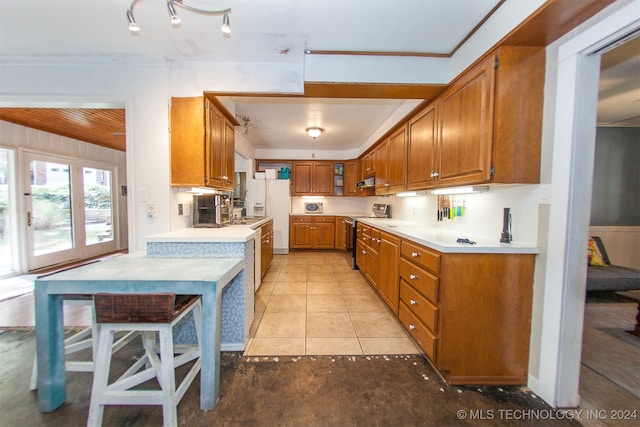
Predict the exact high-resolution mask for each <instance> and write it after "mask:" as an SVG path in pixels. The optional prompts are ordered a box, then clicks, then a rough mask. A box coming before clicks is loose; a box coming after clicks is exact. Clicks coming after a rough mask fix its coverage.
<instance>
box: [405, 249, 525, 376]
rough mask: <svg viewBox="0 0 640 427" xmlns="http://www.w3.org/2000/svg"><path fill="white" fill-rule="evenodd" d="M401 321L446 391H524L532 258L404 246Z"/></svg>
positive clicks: (519, 255)
mask: <svg viewBox="0 0 640 427" xmlns="http://www.w3.org/2000/svg"><path fill="white" fill-rule="evenodd" d="M400 253H401V256H400V303H399V310H398V317H399V319H400V322H401V323H402V324H403V325H404V326H405V328H406V329H407V330H408V331H409V333H410V334H411V335H412V336H413V337H414V338H415V339H416V341H417V342H418V344H419V345H420V346H421V348H422V349H423V350H424V351H425V354H426V355H427V357H429V359H430V360H431V361H432V362H433V364H434V366H435V367H436V368H437V369H438V371H439V372H440V374H441V375H442V376H443V378H444V379H445V380H446V381H447V383H449V384H452V385H462V384H467V385H469V384H501V385H508V384H511V385H524V384H526V383H527V371H528V360H529V334H530V327H531V325H530V322H531V304H532V291H533V269H534V263H535V255H532V254H483V253H446V254H443V253H440V252H437V251H434V250H431V249H429V248H426V247H424V246H421V245H418V244H416V243H414V242H411V241H408V240H405V239H402V241H401V250H400Z"/></svg>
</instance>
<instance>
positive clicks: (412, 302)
mask: <svg viewBox="0 0 640 427" xmlns="http://www.w3.org/2000/svg"><path fill="white" fill-rule="evenodd" d="M409 303H410V304H411V305H418V301H416V300H414V299H410V300H409Z"/></svg>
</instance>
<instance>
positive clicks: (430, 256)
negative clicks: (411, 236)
mask: <svg viewBox="0 0 640 427" xmlns="http://www.w3.org/2000/svg"><path fill="white" fill-rule="evenodd" d="M400 253H401V255H402V256H403V257H404V258H406V259H410V260H411V261H412V262H414V263H416V264H418V265H419V266H421V267H424V268H426V269H427V270H429V271H431V272H433V273H435V274H438V273H440V254H439V253H437V252H432V251H430V250H428V249H427V248H425V247H424V246H420V245H416V244H415V243H411V242H409V241H407V240H403V241H402V248H401V250H400Z"/></svg>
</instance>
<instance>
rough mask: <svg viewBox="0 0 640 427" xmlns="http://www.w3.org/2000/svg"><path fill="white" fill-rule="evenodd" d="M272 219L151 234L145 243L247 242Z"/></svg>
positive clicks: (266, 218) (268, 217)
mask: <svg viewBox="0 0 640 427" xmlns="http://www.w3.org/2000/svg"><path fill="white" fill-rule="evenodd" d="M271 219H273V217H270V216H267V217H265V218H264V219H261V220H259V221H257V222H254V223H253V224H233V225H228V226H225V227H217V228H194V227H189V228H181V229H179V230H173V231H167V232H165V233H158V234H152V235H150V236H147V237H146V238H145V239H146V241H147V242H248V241H249V240H251V239H253V238H255V236H256V230H257V229H258V228H260V226H261V225H262V224H264V223H266V222H268V221H269V220H271Z"/></svg>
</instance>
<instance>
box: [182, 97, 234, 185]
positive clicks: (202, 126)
mask: <svg viewBox="0 0 640 427" xmlns="http://www.w3.org/2000/svg"><path fill="white" fill-rule="evenodd" d="M170 121H171V129H170V132H171V185H173V186H186V187H189V186H207V187H214V188H218V189H223V190H233V175H234V152H235V130H234V125H235V123H233V122H232V121H231V120H230V119H229V118H227V117H226V116H225V114H224V113H223V112H222V110H221V108H220V107H218V106H216V105H214V103H213V102H212V101H210V100H209V99H205V98H203V97H192V98H172V99H171V120H170Z"/></svg>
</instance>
